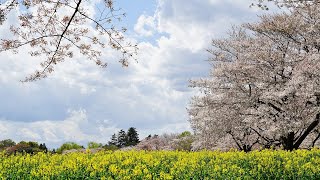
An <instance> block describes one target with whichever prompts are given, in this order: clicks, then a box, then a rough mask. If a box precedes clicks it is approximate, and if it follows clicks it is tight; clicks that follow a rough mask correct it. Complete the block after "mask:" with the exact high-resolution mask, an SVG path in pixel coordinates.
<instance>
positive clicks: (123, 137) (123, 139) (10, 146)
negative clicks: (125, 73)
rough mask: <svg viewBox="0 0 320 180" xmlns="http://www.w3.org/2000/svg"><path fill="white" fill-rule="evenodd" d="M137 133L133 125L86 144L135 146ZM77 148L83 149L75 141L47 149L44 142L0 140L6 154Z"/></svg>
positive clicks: (0, 148)
mask: <svg viewBox="0 0 320 180" xmlns="http://www.w3.org/2000/svg"><path fill="white" fill-rule="evenodd" d="M139 142H140V141H139V134H138V132H137V130H136V128H134V127H130V128H129V129H128V131H127V132H125V131H124V130H123V129H121V130H120V131H119V132H118V133H117V134H116V133H115V134H113V135H112V137H111V139H110V141H109V142H108V143H107V144H105V145H103V144H102V143H97V142H92V141H91V142H89V143H88V144H87V148H88V149H98V148H101V149H106V150H117V149H119V148H123V147H127V146H135V145H137V144H138V143H139ZM72 149H75V150H79V149H85V147H84V146H82V145H79V144H77V143H75V142H66V143H63V144H62V145H61V146H60V147H59V148H57V149H52V150H51V151H49V150H48V148H47V147H46V144H45V143H40V144H39V143H38V142H33V141H29V142H26V141H21V142H19V143H16V142H14V141H13V140H11V139H5V140H1V141H0V151H6V153H8V154H16V153H27V154H34V153H37V152H51V153H60V154H61V153H63V152H64V151H66V150H72Z"/></svg>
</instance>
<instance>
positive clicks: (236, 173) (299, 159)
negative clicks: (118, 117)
mask: <svg viewBox="0 0 320 180" xmlns="http://www.w3.org/2000/svg"><path fill="white" fill-rule="evenodd" d="M0 162H1V163H0V177H1V178H2V179H320V150H319V149H313V150H297V151H293V152H287V151H281V150H279V151H272V150H263V151H253V152H250V153H244V152H217V151H214V152H212V151H202V152H178V151H172V152H170V151H127V152H124V151H115V152H111V151H105V152H99V153H96V154H92V153H71V154H67V155H59V154H53V155H51V154H44V153H39V154H36V155H16V156H6V155H5V154H4V153H2V154H1V155H0Z"/></svg>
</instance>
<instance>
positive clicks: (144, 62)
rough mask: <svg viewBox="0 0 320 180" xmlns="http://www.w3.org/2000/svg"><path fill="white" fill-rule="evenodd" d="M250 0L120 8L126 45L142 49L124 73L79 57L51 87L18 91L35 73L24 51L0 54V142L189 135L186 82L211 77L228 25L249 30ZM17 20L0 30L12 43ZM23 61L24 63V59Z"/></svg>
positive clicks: (152, 1) (168, 1) (133, 1)
mask: <svg viewBox="0 0 320 180" xmlns="http://www.w3.org/2000/svg"><path fill="white" fill-rule="evenodd" d="M251 2H252V1H250V0H239V1H232V0H225V1H222V0H188V1H185V0H118V1H117V2H116V5H117V6H119V7H122V9H123V10H124V11H125V12H126V13H127V18H126V19H124V20H123V22H122V23H121V24H124V25H126V26H127V28H128V30H129V31H128V34H127V38H129V39H131V40H132V41H135V42H137V43H138V45H139V48H140V50H139V55H138V63H136V62H131V63H130V66H129V67H128V68H122V67H121V65H120V64H119V63H118V61H117V58H118V57H117V55H116V54H115V53H112V52H110V51H109V50H107V51H105V52H104V53H103V56H104V58H105V59H108V63H109V67H108V68H106V69H100V68H98V67H96V66H95V65H94V64H93V63H92V62H90V61H88V60H86V59H84V58H82V57H81V56H80V55H78V56H77V55H76V56H75V57H74V58H73V59H72V60H67V61H65V62H64V63H61V64H60V65H58V66H57V68H56V70H55V72H54V73H53V74H52V75H51V76H50V77H49V78H46V79H43V80H41V81H37V82H32V83H20V82H19V80H21V79H23V78H24V77H25V76H27V75H28V74H29V73H30V72H32V71H33V70H35V69H36V68H37V67H38V64H39V62H40V60H41V59H34V58H32V57H30V56H29V55H28V53H27V51H28V49H27V48H25V49H22V50H20V51H19V53H18V54H12V53H11V52H2V53H0V87H1V88H0V99H1V102H0V139H6V138H11V139H13V140H15V141H21V140H26V141H38V142H44V143H46V144H47V145H48V146H49V147H58V146H59V145H61V144H62V143H63V142H66V141H74V142H78V143H80V144H82V145H86V143H87V142H88V141H97V142H101V143H107V141H108V140H109V139H110V137H111V135H112V134H113V133H115V132H117V131H119V130H120V129H125V130H126V129H128V128H129V127H132V126H133V127H136V128H137V130H138V132H139V134H140V138H144V137H146V136H147V135H149V134H162V133H174V132H182V131H184V130H190V127H189V123H188V115H187V111H186V108H187V106H188V102H189V99H190V98H191V97H192V96H193V95H194V94H195V93H196V91H195V90H193V89H190V88H188V81H189V80H190V79H196V78H200V77H204V76H207V74H208V73H209V69H210V66H209V64H208V62H207V61H206V60H207V59H208V57H209V54H207V53H206V51H205V50H206V48H210V41H211V39H212V38H221V37H225V36H226V34H227V31H228V29H230V27H231V25H234V24H241V23H245V22H252V21H254V20H256V19H257V16H256V14H261V13H262V12H261V11H260V10H257V9H254V8H249V5H250V4H251ZM15 15H16V14H15V12H13V13H11V14H10V16H9V18H8V21H7V22H5V23H4V24H3V25H2V26H0V38H3V37H6V36H9V35H10V33H9V32H8V30H7V29H8V27H9V25H10V24H11V23H15V22H16V19H15ZM22 57H23V58H22Z"/></svg>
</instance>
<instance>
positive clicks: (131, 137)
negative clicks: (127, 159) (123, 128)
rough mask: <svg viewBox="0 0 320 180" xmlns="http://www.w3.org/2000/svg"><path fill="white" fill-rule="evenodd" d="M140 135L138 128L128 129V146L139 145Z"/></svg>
mask: <svg viewBox="0 0 320 180" xmlns="http://www.w3.org/2000/svg"><path fill="white" fill-rule="evenodd" d="M139 142H140V141H139V134H138V132H137V130H136V128H134V127H131V128H129V129H128V132H127V143H126V145H127V146H135V145H137V144H138V143H139Z"/></svg>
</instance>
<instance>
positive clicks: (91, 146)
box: [88, 141, 103, 149]
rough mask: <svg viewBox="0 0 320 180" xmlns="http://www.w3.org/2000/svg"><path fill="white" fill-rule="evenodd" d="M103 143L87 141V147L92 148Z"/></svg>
mask: <svg viewBox="0 0 320 180" xmlns="http://www.w3.org/2000/svg"><path fill="white" fill-rule="evenodd" d="M102 146H103V145H102V144H101V143H96V142H93V141H91V142H89V143H88V149H94V148H101V147H102Z"/></svg>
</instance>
